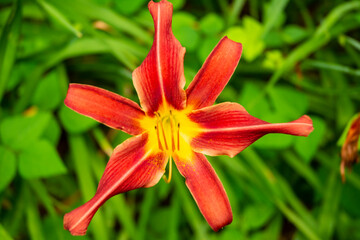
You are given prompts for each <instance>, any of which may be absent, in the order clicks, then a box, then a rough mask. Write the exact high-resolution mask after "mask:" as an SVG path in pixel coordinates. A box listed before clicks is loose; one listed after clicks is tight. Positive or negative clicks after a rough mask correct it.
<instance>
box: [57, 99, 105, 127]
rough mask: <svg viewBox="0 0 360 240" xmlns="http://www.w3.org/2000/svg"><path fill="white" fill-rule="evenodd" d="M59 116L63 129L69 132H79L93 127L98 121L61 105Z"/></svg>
mask: <svg viewBox="0 0 360 240" xmlns="http://www.w3.org/2000/svg"><path fill="white" fill-rule="evenodd" d="M59 117H60V121H61V123H62V125H63V126H64V128H65V130H66V131H68V132H70V133H81V132H85V131H87V130H89V129H91V128H93V127H95V126H96V125H97V124H98V122H96V121H95V120H93V119H91V118H89V117H85V116H83V115H81V114H79V113H77V112H75V111H73V110H71V109H70V108H68V107H66V106H65V105H63V106H62V107H61V108H60V111H59Z"/></svg>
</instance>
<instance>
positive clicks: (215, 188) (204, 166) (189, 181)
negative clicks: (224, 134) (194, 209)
mask: <svg viewBox="0 0 360 240" xmlns="http://www.w3.org/2000/svg"><path fill="white" fill-rule="evenodd" d="M174 161H175V164H176V166H177V168H178V169H179V171H180V173H181V175H183V176H184V177H185V184H186V186H187V187H188V188H189V190H190V192H191V195H192V196H193V198H194V199H195V201H196V204H197V205H198V207H199V209H200V211H201V213H202V214H203V216H204V217H205V219H206V221H207V222H208V223H209V225H210V226H211V228H212V229H213V230H214V231H218V230H219V229H221V228H222V227H224V226H226V225H228V224H230V223H231V222H232V219H233V217H232V211H231V207H230V203H229V199H228V197H227V195H226V192H225V189H224V187H223V185H222V183H221V182H220V180H219V178H218V176H217V175H216V173H215V171H214V169H213V168H212V167H211V165H210V163H209V162H208V160H207V159H206V157H205V156H204V155H203V154H201V153H195V152H191V153H190V154H189V155H188V156H184V154H181V155H175V156H174Z"/></svg>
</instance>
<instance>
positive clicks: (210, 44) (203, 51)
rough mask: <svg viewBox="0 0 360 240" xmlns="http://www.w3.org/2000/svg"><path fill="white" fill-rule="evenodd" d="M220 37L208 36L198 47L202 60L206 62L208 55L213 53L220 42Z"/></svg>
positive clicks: (198, 53)
mask: <svg viewBox="0 0 360 240" xmlns="http://www.w3.org/2000/svg"><path fill="white" fill-rule="evenodd" d="M219 40H220V39H219V38H218V37H207V38H206V39H205V40H204V41H203V42H202V43H201V45H200V47H199V48H198V49H197V55H198V57H199V59H200V62H201V63H203V62H205V60H206V58H207V57H208V55H209V54H210V53H211V51H212V50H213V48H214V47H215V46H216V44H218V42H219Z"/></svg>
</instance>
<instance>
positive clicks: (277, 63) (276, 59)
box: [263, 50, 284, 70]
mask: <svg viewBox="0 0 360 240" xmlns="http://www.w3.org/2000/svg"><path fill="white" fill-rule="evenodd" d="M283 63H284V57H283V56H282V53H281V52H280V51H278V50H273V51H267V52H266V53H265V59H264V61H263V66H264V67H266V68H269V69H272V70H276V69H279V68H280V67H281V65H282V64H283Z"/></svg>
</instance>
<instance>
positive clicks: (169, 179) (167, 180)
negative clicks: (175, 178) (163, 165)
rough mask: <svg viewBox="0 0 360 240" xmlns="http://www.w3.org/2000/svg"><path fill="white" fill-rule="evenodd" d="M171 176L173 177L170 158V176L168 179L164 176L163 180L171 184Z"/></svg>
mask: <svg viewBox="0 0 360 240" xmlns="http://www.w3.org/2000/svg"><path fill="white" fill-rule="evenodd" d="M171 176H172V158H171V156H170V159H169V176H168V177H166V176H165V175H163V179H164V181H165V182H166V183H170V181H171Z"/></svg>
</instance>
